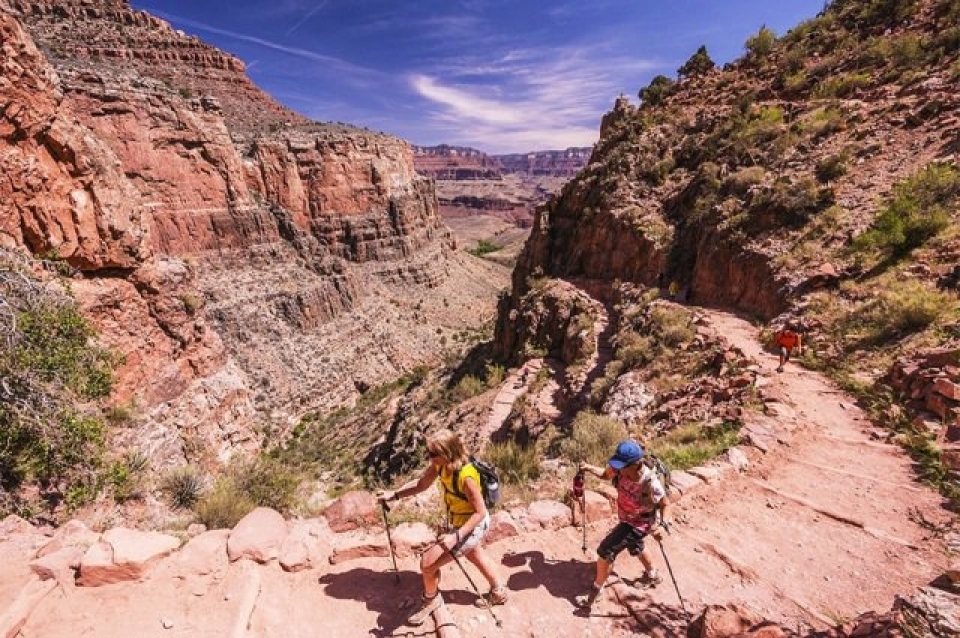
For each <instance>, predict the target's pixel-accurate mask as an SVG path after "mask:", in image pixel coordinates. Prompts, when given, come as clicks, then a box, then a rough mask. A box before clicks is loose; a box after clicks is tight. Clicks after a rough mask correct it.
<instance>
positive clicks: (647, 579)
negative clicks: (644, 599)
mask: <svg viewBox="0 0 960 638" xmlns="http://www.w3.org/2000/svg"><path fill="white" fill-rule="evenodd" d="M637 582H638V583H639V584H640V585H641V586H643V587H656V586H657V585H659V584H660V583H662V582H663V578H662V577H661V576H660V572H658V571H657V570H655V569H651V570H650V571H647V572H643V576H641V577H640V578H639V579H638V580H637Z"/></svg>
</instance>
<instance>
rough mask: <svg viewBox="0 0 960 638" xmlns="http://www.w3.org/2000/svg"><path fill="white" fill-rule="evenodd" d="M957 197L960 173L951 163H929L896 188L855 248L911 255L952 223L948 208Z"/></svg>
mask: <svg viewBox="0 0 960 638" xmlns="http://www.w3.org/2000/svg"><path fill="white" fill-rule="evenodd" d="M958 195H960V171H958V170H957V168H956V167H954V166H951V165H949V164H939V163H934V164H930V165H929V166H927V167H926V168H924V169H923V170H922V171H921V172H920V173H919V174H918V175H916V176H914V177H912V178H910V179H907V180H905V181H904V182H901V183H899V184H898V185H897V186H896V187H895V188H894V198H893V201H891V202H890V203H889V204H888V205H887V206H886V207H885V208H884V209H883V210H882V211H881V212H880V214H879V215H878V216H877V219H876V220H875V221H874V223H873V225H872V226H871V228H870V229H869V230H868V231H867V232H865V233H863V234H862V235H860V236H859V237H858V238H857V239H856V241H855V242H854V248H855V249H856V250H860V251H865V250H873V249H878V250H880V251H883V252H887V253H889V255H890V256H892V257H900V256H903V255H905V254H907V253H909V252H910V251H912V250H913V249H915V248H918V247H919V246H921V245H923V244H924V243H925V242H926V241H927V240H928V239H930V238H931V237H934V236H935V235H937V234H938V233H939V232H940V231H941V230H943V229H945V228H946V227H947V226H948V225H949V224H950V215H949V213H948V212H947V210H948V206H950V205H951V203H953V202H955V201H956V199H957V197H958Z"/></svg>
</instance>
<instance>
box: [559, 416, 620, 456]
mask: <svg viewBox="0 0 960 638" xmlns="http://www.w3.org/2000/svg"><path fill="white" fill-rule="evenodd" d="M625 438H627V429H626V427H625V426H624V425H623V423H621V422H620V421H617V420H616V419H613V418H610V417H608V416H602V415H598V414H595V413H593V412H581V413H580V414H578V415H577V417H576V418H575V419H574V420H573V429H572V432H571V434H570V438H568V439H565V440H564V441H562V442H561V444H560V453H561V454H562V455H563V457H564V458H566V459H568V460H569V461H570V462H572V463H581V462H587V463H592V464H594V465H601V466H602V465H604V464H606V462H607V459H609V458H610V455H611V454H613V452H614V450H615V449H616V447H617V443H619V442H620V441H622V440H623V439H625Z"/></svg>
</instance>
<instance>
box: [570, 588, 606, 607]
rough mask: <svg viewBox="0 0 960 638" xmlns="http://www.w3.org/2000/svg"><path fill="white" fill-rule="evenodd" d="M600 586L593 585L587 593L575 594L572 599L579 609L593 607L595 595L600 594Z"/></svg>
mask: <svg viewBox="0 0 960 638" xmlns="http://www.w3.org/2000/svg"><path fill="white" fill-rule="evenodd" d="M601 589H602V588H601V587H597V586H596V585H594V586H593V587H591V588H590V593H589V594H584V595H583V596H577V597H576V598H574V599H573V602H574V604H575V605H576V606H577V607H579V608H581V609H590V608H591V607H593V603H595V602H596V600H597V596H599V595H600V590H601Z"/></svg>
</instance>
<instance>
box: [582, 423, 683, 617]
mask: <svg viewBox="0 0 960 638" xmlns="http://www.w3.org/2000/svg"><path fill="white" fill-rule="evenodd" d="M643 455H644V452H643V448H642V447H640V444H639V443H637V442H636V441H634V440H632V439H628V440H626V441H622V442H621V443H620V444H619V445H617V451H616V453H615V454H614V455H613V456H612V457H610V460H609V461H607V466H606V467H605V468H603V469H601V468H599V467H596V466H595V465H588V464H586V463H581V464H580V469H581V470H584V471H586V472H590V473H591V474H593V475H594V476H596V477H598V478H601V479H608V480H609V479H613V480H614V481H615V485H616V487H617V517H618V518H619V519H620V522H619V523H618V524H617V526H616V527H614V528H613V529H612V530H611V531H610V533H609V534H607V536H606V538H604V539H603V541H601V543H600V547H599V548H598V549H597V555H598V556H599V558H597V574H596V578H595V579H594V581H593V587H592V588H591V590H590V593H589V594H586V595H584V596H578V597H577V599H576V603H577V606H578V607H584V608H590V607H591V606H593V603H594V601H596V599H597V596H598V595H599V594H600V590H601V589H603V585H604V583H606V581H607V576H609V575H610V569H611V567H612V566H613V561H614V560H616V558H617V555H618V554H620V552H622V551H623V550H625V549H627V550H629V551H630V553H631V554H633V555H637V554H639V556H640V562H642V563H643V567H644V573H643V577H642V578H641V583H642V584H644V585H648V586H656V585H657V584H658V583H660V581H661V580H662V578H661V577H660V574H659V573H658V572H657V570H656V569H655V568H654V567H653V560H652V558H651V555H650V550H649V549H647V548H646V547H644V543H643V539H644V537H645V536H647V535H648V534H653V537H654V538H656V539H657V540H660V539H661V538H662V532H661V530H660V526H662V527H667V526H668V525H669V523H670V520H669V518H668V516H667V513H668V510H669V507H670V499H669V497H668V496H667V492H666V489H664V487H663V484H662V483H661V482H660V479H659V478H658V477H657V474H656V472H655V470H654V469H653V468H650V467H647V466H646V465H645V464H644V463H642V459H643ZM658 513H659V515H660V516H659V518H660V520H659V522H658V520H657V518H658V517H657V514H658Z"/></svg>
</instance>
